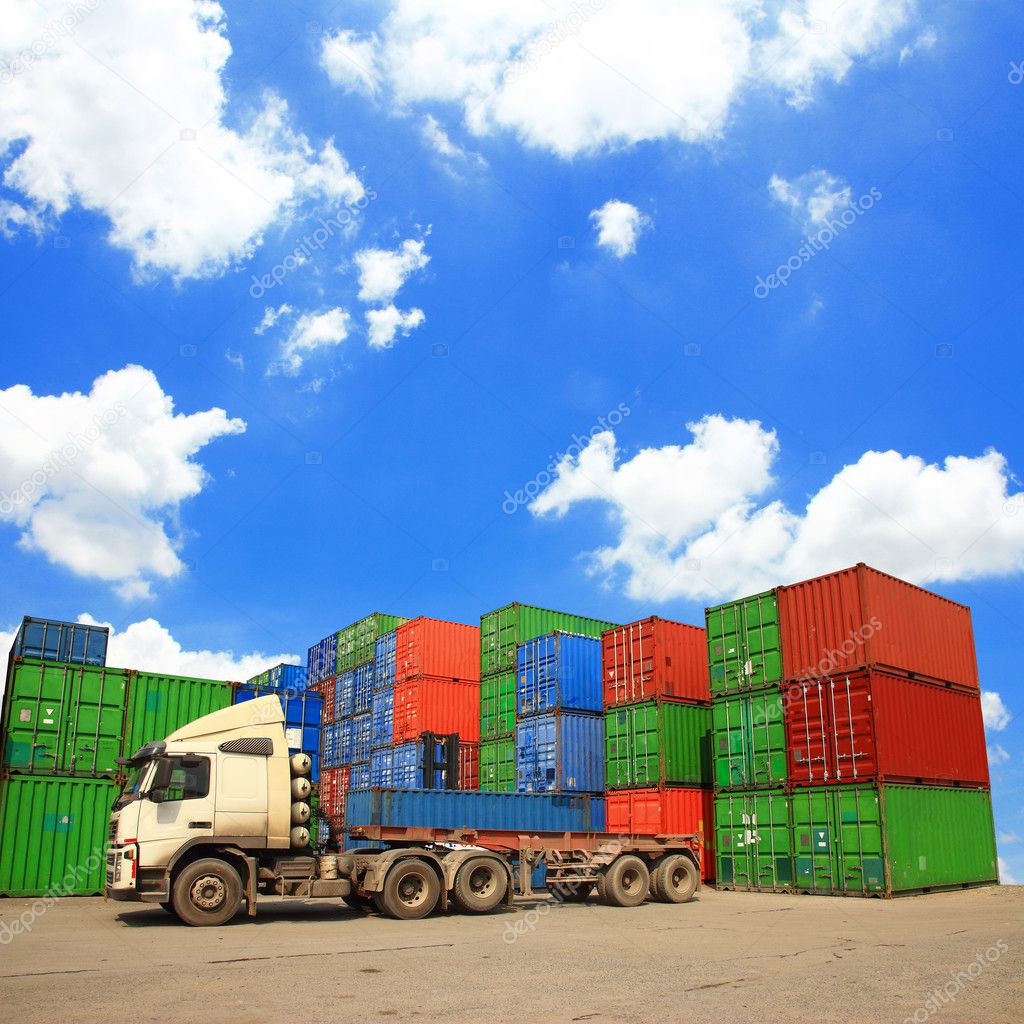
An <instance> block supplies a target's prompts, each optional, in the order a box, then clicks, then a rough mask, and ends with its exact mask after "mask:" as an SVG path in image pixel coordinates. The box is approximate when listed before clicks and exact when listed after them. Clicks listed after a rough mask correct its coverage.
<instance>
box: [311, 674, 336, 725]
mask: <svg viewBox="0 0 1024 1024" xmlns="http://www.w3.org/2000/svg"><path fill="white" fill-rule="evenodd" d="M313 686H314V688H315V690H314V692H316V693H319V694H320V695H321V696H322V697H323V699H324V706H323V709H322V710H321V712H320V721H321V723H322V724H323V725H330V724H331V723H332V722H333V721H334V720H335V718H336V715H335V710H336V705H335V688H334V676H331V678H330V679H325V680H323V682H320V683H314V684H313Z"/></svg>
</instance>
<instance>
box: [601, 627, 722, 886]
mask: <svg viewBox="0 0 1024 1024" xmlns="http://www.w3.org/2000/svg"><path fill="white" fill-rule="evenodd" d="M601 648H602V668H603V685H602V691H603V693H602V696H603V703H604V709H605V711H604V724H605V784H606V785H607V787H608V799H607V814H608V828H609V830H610V831H613V832H620V833H623V834H633V835H659V834H660V835H665V834H690V833H698V832H699V833H701V834H702V835H703V836H704V851H703V862H702V874H703V876H704V879H705V881H708V880H710V879H712V878H714V866H715V860H714V855H713V848H712V839H713V835H714V832H713V825H712V810H713V807H712V799H713V798H712V791H711V785H710V784H711V751H710V730H711V711H710V701H709V691H708V671H707V659H706V649H705V640H704V630H703V629H701V628H700V627H699V626H690V625H686V624H685V623H682V622H672V621H670V620H668V619H661V618H656V617H651V618H647V619H642V620H641V621H639V622H631V623H629V624H628V625H626V626H618V627H616V628H615V629H610V630H608V631H606V632H605V633H604V634H603V635H602V637H601Z"/></svg>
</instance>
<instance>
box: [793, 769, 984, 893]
mask: <svg viewBox="0 0 1024 1024" xmlns="http://www.w3.org/2000/svg"><path fill="white" fill-rule="evenodd" d="M792 814H793V851H794V865H795V872H796V878H795V881H796V888H797V889H798V890H799V891H800V892H809V893H827V894H832V895H843V896H890V895H898V894H899V893H908V892H921V891H925V890H932V889H949V888H960V887H966V886H969V885H984V884H988V883H993V882H996V881H997V880H998V868H997V863H996V845H995V832H994V827H993V821H992V801H991V797H990V794H989V793H988V791H986V790H981V789H951V788H948V787H945V786H903V785H896V784H893V785H890V784H886V785H882V786H877V787H876V786H875V785H873V784H871V783H867V784H858V785H851V786H815V787H808V788H805V789H800V790H796V791H795V792H794V793H793V794H792Z"/></svg>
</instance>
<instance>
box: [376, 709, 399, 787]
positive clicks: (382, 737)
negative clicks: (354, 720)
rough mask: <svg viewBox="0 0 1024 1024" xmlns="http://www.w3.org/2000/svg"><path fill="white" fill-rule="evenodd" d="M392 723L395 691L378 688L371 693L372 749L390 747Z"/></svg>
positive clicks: (393, 723) (393, 721)
mask: <svg viewBox="0 0 1024 1024" xmlns="http://www.w3.org/2000/svg"><path fill="white" fill-rule="evenodd" d="M394 725H395V691H394V690H380V691H378V692H377V693H375V694H374V695H373V736H372V737H371V739H370V745H371V746H372V747H373V748H374V749H376V748H377V747H390V746H391V739H392V736H393V734H394V731H395V730H394ZM374 785H376V783H374ZM381 785H383V783H381Z"/></svg>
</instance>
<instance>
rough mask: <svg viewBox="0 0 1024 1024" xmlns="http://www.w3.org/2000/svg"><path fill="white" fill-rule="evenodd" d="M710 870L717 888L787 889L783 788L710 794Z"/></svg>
mask: <svg viewBox="0 0 1024 1024" xmlns="http://www.w3.org/2000/svg"><path fill="white" fill-rule="evenodd" d="M715 869H716V883H717V885H718V887H719V888H720V889H747V890H754V891H757V892H790V891H792V889H793V830H792V827H791V808H790V799H789V797H788V796H787V795H786V794H785V793H782V792H779V791H778V790H762V791H759V792H758V791H754V792H749V793H728V794H725V795H723V796H718V797H716V798H715Z"/></svg>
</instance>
